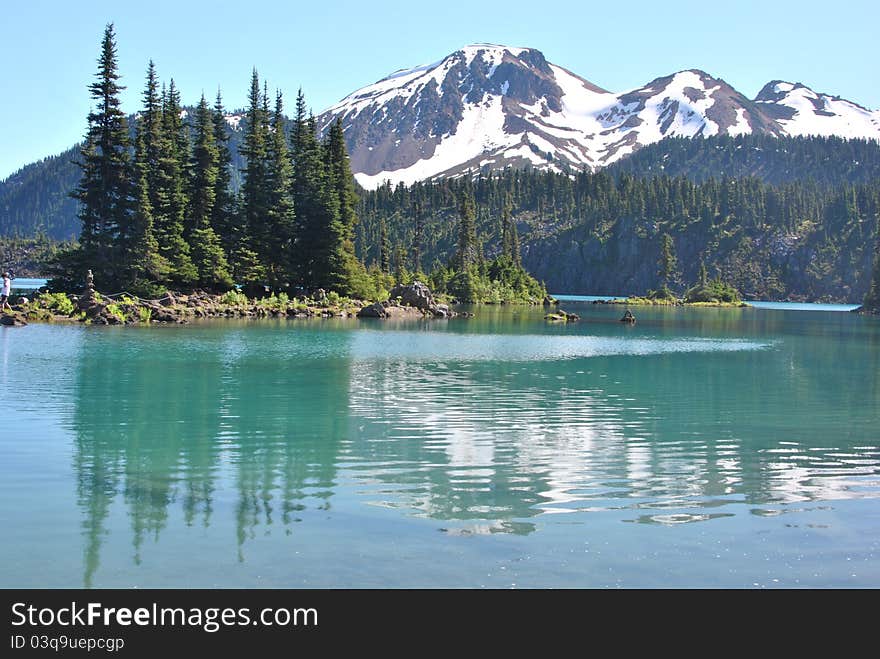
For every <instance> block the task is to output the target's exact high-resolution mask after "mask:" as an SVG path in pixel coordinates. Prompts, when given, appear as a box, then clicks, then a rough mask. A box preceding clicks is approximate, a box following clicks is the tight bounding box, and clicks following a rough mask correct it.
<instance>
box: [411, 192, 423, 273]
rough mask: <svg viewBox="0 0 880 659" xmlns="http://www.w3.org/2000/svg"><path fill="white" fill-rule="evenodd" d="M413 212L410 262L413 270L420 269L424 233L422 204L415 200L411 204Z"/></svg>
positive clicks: (419, 270)
mask: <svg viewBox="0 0 880 659" xmlns="http://www.w3.org/2000/svg"><path fill="white" fill-rule="evenodd" d="M412 214H413V245H412V263H413V271H414V272H417V273H418V272H421V271H422V241H423V240H424V234H425V218H424V217H423V216H422V204H421V202H419V201H416V202H414V203H413V205H412Z"/></svg>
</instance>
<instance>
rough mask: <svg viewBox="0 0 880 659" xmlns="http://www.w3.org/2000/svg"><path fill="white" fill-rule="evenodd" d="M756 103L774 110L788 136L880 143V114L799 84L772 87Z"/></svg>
mask: <svg viewBox="0 0 880 659" xmlns="http://www.w3.org/2000/svg"><path fill="white" fill-rule="evenodd" d="M771 85H772V88H771ZM756 103H757V104H758V105H760V106H765V107H768V106H772V108H773V109H772V110H770V111H771V112H774V113H775V114H777V121H778V122H779V124H780V126H782V128H783V130H784V132H785V134H786V135H792V136H798V135H803V136H807V135H816V136H821V137H830V136H837V137H844V138H848V139H851V138H863V139H875V140H880V112H877V111H874V112H872V111H870V110H868V109H866V108H863V107H862V106H860V105H858V104H856V103H853V102H852V101H847V100H846V99H842V98H840V97H839V96H830V95H828V94H821V93H817V92H815V91H813V90H812V89H810V88H809V87H806V86H805V85H802V84H800V83H798V84H792V83H790V82H784V81H775V82H774V83H769V84H768V85H767V86H765V87H764V89H763V90H761V92H760V93H759V94H758V97H757V99H756Z"/></svg>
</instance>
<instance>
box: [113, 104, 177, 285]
mask: <svg viewBox="0 0 880 659" xmlns="http://www.w3.org/2000/svg"><path fill="white" fill-rule="evenodd" d="M145 121H146V119H145V117H143V116H142V118H141V121H139V122H138V126H137V134H136V140H135V155H134V171H135V180H134V184H135V190H136V192H135V207H134V214H133V216H132V221H131V225H130V231H129V233H128V235H127V236H126V240H125V244H124V251H123V259H124V262H125V270H124V274H123V278H122V282H121V283H122V287H123V288H125V290H127V291H129V292H131V293H134V294H136V295H143V296H145V297H152V296H154V295H157V294H159V293H160V292H161V287H160V282H163V281H166V280H167V278H168V274H169V265H168V261H166V260H165V258H164V257H162V256H161V255H160V254H159V242H158V241H157V240H156V236H155V234H154V233H153V206H152V204H151V203H150V186H149V181H148V177H147V172H148V163H149V159H148V158H147V155H146V151H147V147H146V142H145V140H144V137H145V130H144V124H145Z"/></svg>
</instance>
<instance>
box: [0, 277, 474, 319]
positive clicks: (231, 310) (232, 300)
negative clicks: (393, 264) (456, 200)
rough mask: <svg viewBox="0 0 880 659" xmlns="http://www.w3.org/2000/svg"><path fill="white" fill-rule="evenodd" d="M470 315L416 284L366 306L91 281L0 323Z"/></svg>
mask: <svg viewBox="0 0 880 659" xmlns="http://www.w3.org/2000/svg"><path fill="white" fill-rule="evenodd" d="M459 315H461V316H472V315H473V314H469V313H462V314H459V313H457V312H455V311H452V310H451V309H450V308H449V306H448V305H446V304H442V303H439V302H438V301H437V300H436V299H435V298H434V296H433V294H432V293H431V291H430V289H429V288H428V287H427V286H426V285H425V284H422V283H420V282H414V283H412V284H409V285H398V286H395V287H394V288H393V289H392V290H391V293H390V295H389V299H388V300H385V301H382V302H369V301H365V300H357V299H352V298H346V297H342V296H339V295H336V294H335V293H332V292H331V293H327V292H325V291H323V290H320V289H319V290H318V291H316V292H315V293H313V294H312V295H311V296H302V297H296V298H290V297H288V296H287V295H285V294H283V293H282V294H280V295H274V294H272V295H268V296H264V297H252V298H249V297H247V296H246V295H245V294H244V293H241V292H238V291H230V292H227V293H224V294H222V295H221V294H212V293H207V292H194V293H191V294H186V295H184V294H180V293H171V292H169V293H167V294H166V295H165V296H163V297H161V298H158V299H154V300H147V299H142V298H139V297H137V296H134V295H127V294H119V295H112V296H109V295H101V294H100V293H98V292H97V291H96V290H95V288H94V284H93V282H92V280H91V278H88V279H87V281H86V287H85V291H84V292H83V293H82V294H81V295H68V294H64V293H43V294H40V295H37V296H36V297H34V299H33V300H31V299H28V298H26V297H21V298H18V299H17V300H16V301H15V303H14V305H13V311H12V312H11V313H8V312H7V313H4V314H2V315H0V324H2V325H6V326H17V327H21V326H25V325H27V324H28V323H29V322H50V323H53V322H54V323H65V322H67V323H82V324H86V325H146V324H151V323H164V324H185V323H188V322H190V321H193V320H199V319H211V318H227V319H231V318H240V319H248V318H253V319H260V318H291V319H292V318H334V317H336V318H355V317H357V318H390V319H395V318H396V319H406V318H410V319H419V318H455V317H457V316H459Z"/></svg>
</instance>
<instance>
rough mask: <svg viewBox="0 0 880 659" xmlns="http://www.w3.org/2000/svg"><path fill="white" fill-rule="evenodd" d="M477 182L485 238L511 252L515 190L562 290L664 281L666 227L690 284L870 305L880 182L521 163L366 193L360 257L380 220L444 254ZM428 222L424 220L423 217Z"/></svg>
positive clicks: (428, 253) (396, 245) (533, 251)
mask: <svg viewBox="0 0 880 659" xmlns="http://www.w3.org/2000/svg"><path fill="white" fill-rule="evenodd" d="M470 189H472V192H473V195H474V199H475V202H476V216H477V222H476V225H477V235H478V239H479V240H480V241H482V242H483V243H484V245H485V246H486V248H487V249H486V251H487V253H488V254H492V253H496V252H497V251H498V250H499V249H500V242H499V241H500V235H501V231H500V223H501V217H502V211H503V207H504V204H505V199H506V198H509V199H510V200H511V204H512V209H511V214H512V218H513V221H514V223H515V225H516V227H517V230H518V233H519V236H520V239H521V241H522V243H523V246H522V259H523V265H524V266H525V267H526V268H527V269H528V270H529V271H530V272H532V273H533V274H534V275H535V276H536V277H537V278H538V279H542V280H544V281H545V282H546V284H547V287H548V289H549V290H551V292H556V293H592V294H640V293H644V292H645V291H647V290H649V289H652V288H656V287H657V286H658V285H659V283H660V282H659V276H658V274H657V262H658V259H659V257H660V242H661V236H662V235H663V234H664V233H668V234H669V235H670V236H671V237H672V240H673V244H674V249H675V251H676V254H677V256H678V262H679V264H680V271H679V272H678V273H677V277H675V280H677V284H678V286H679V288H683V287H684V286H685V285H687V284H689V283H693V282H694V281H696V279H697V276H698V269H699V267H700V262H701V261H704V262H705V263H706V266H707V268H708V270H709V273H710V274H712V275H714V274H720V275H721V276H722V277H723V278H724V279H725V280H726V281H729V282H730V283H732V284H734V285H735V286H737V287H738V288H739V289H740V290H741V291H742V292H743V293H744V294H746V295H747V296H750V297H753V298H770V299H785V298H792V299H827V300H841V301H853V302H860V301H861V300H862V298H863V297H864V295H865V293H866V292H867V290H868V286H869V282H870V275H871V266H872V263H873V253H874V245H875V243H876V240H877V230H878V210H880V186H878V184H877V183H873V184H857V185H853V184H844V185H837V186H834V187H828V186H825V185H819V184H817V183H814V182H806V183H790V184H785V185H779V186H773V185H768V184H766V183H763V182H762V181H761V180H759V179H757V178H746V179H733V178H722V179H709V180H707V181H706V182H704V183H693V182H691V181H689V180H688V179H686V178H684V177H669V176H662V177H654V178H646V179H639V178H636V177H634V176H631V175H628V174H620V175H619V176H617V177H615V176H613V175H612V174H611V173H609V172H600V173H597V174H579V175H577V176H575V177H568V176H565V175H559V174H550V173H530V172H524V171H515V170H510V171H507V172H505V173H503V174H501V175H499V176H494V177H489V178H480V179H477V180H475V181H471V180H466V179H457V180H444V181H439V182H436V183H420V184H415V185H413V186H411V187H403V186H398V187H396V188H391V187H390V186H383V187H381V188H379V189H378V190H376V191H375V192H370V193H365V194H363V195H362V197H361V204H360V217H361V222H360V224H359V226H358V229H357V233H356V245H357V248H358V254H359V255H360V256H361V257H362V258H363V259H364V260H365V261H366V262H367V263H368V264H369V263H370V262H371V261H374V260H376V259H377V258H378V256H379V254H378V251H379V245H380V244H381V239H380V234H381V231H382V224H383V223H384V224H385V226H386V233H387V235H388V241H389V242H390V243H391V245H392V249H396V250H399V251H401V252H403V253H406V254H408V255H409V258H410V259H412V258H413V256H412V255H413V254H415V253H418V254H419V260H420V261H421V266H422V267H423V268H424V269H430V267H431V265H432V264H435V263H444V262H446V261H447V260H448V259H449V258H450V257H451V255H452V254H453V252H454V249H455V240H456V222H455V221H454V219H455V217H456V201H455V200H456V199H457V198H458V197H459V196H460V195H461V194H462V193H463V192H464V191H467V190H470ZM417 218H418V220H417Z"/></svg>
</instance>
